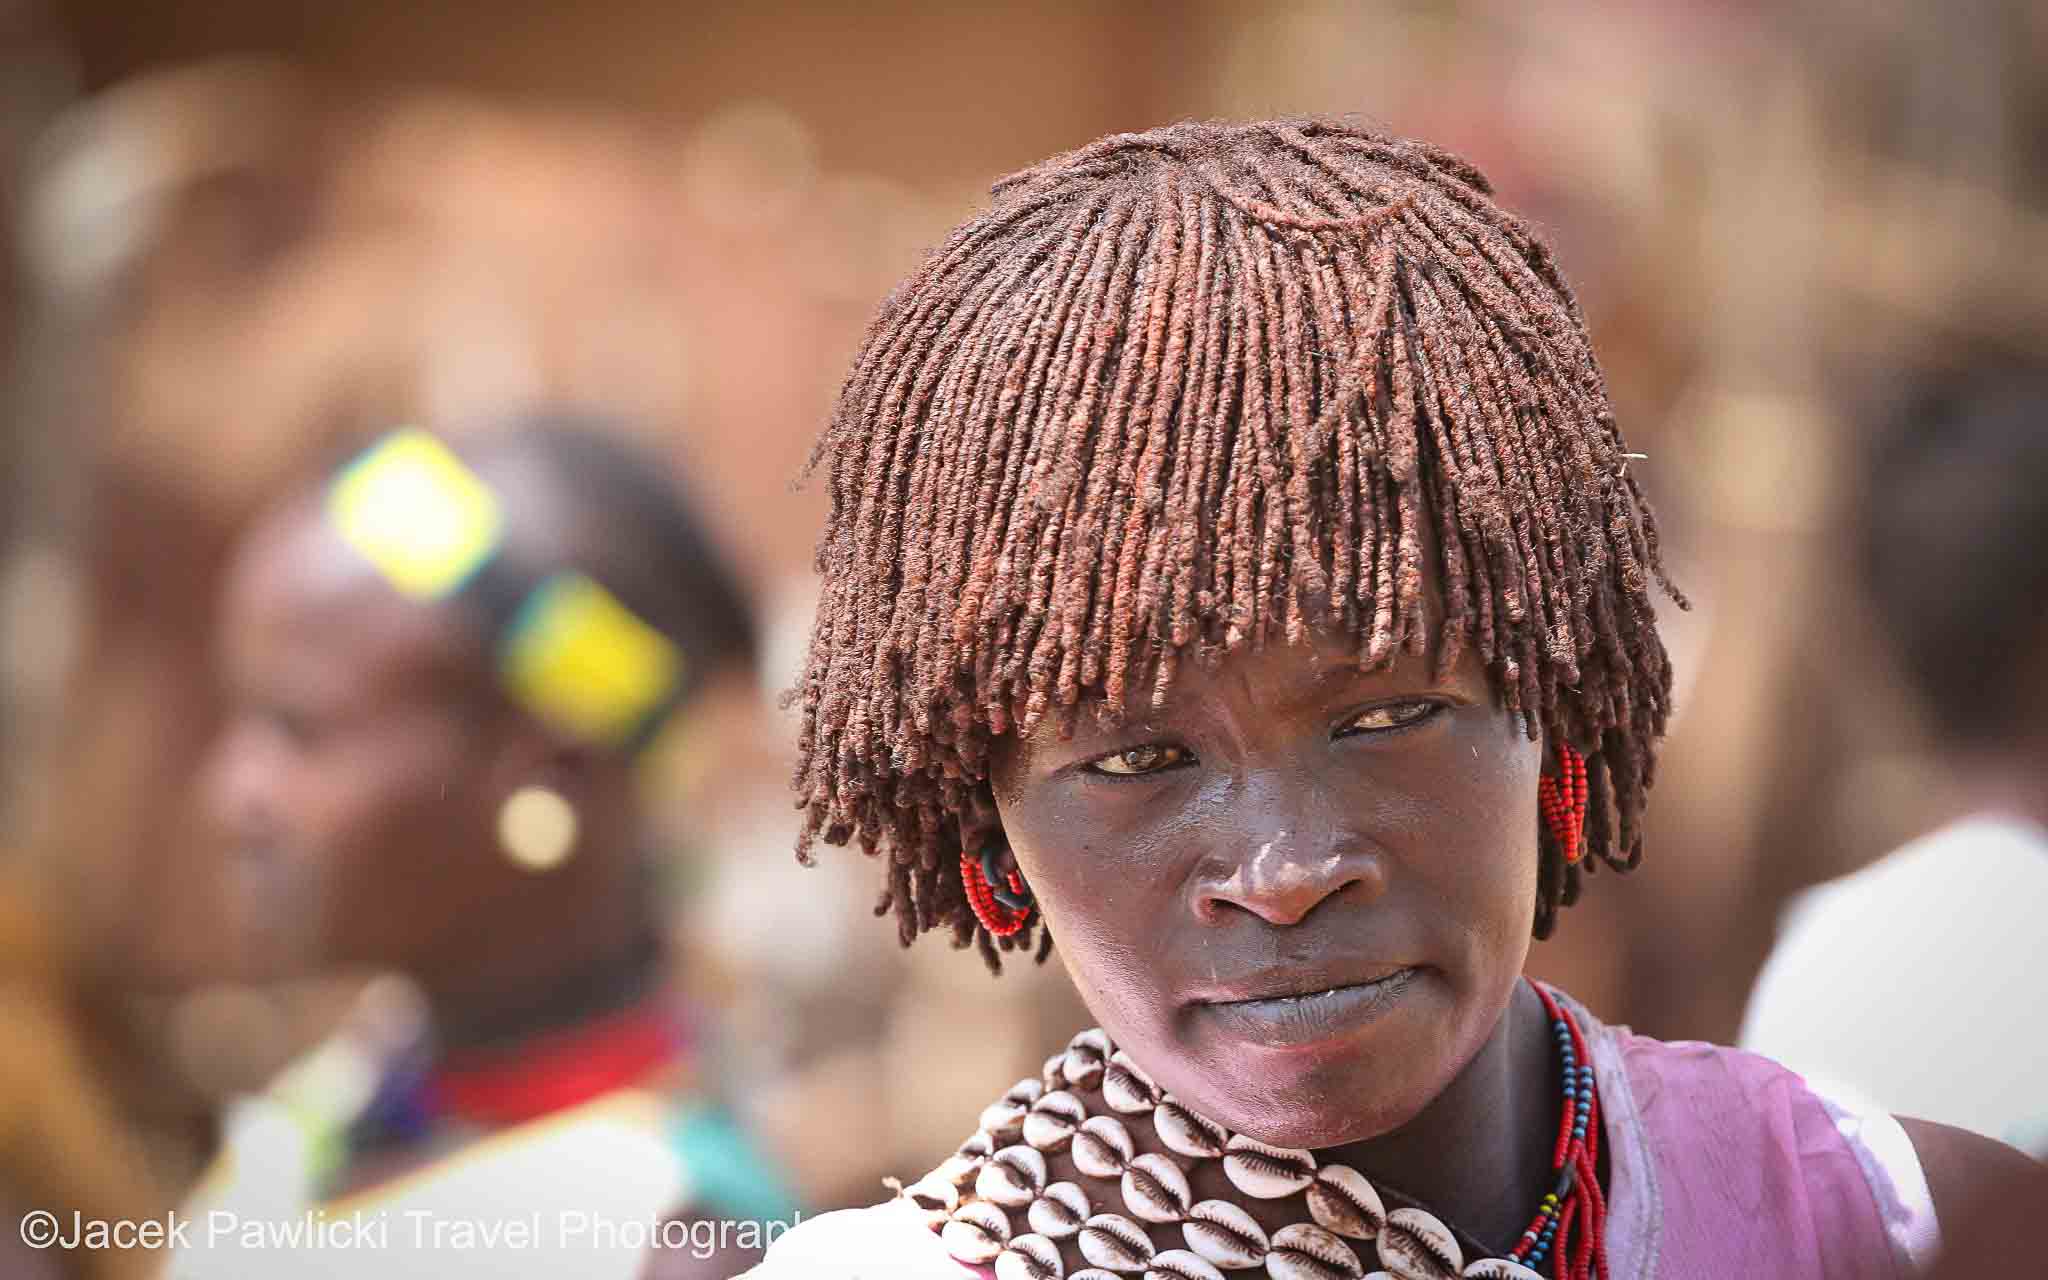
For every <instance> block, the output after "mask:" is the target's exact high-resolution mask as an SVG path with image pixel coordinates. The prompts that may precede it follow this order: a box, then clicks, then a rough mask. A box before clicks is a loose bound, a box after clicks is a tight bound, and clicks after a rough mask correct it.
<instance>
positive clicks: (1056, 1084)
mask: <svg viewBox="0 0 2048 1280" xmlns="http://www.w3.org/2000/svg"><path fill="white" fill-rule="evenodd" d="M1066 1063H1067V1053H1066V1050H1064V1049H1062V1050H1060V1051H1059V1052H1058V1053H1056V1054H1054V1055H1052V1056H1051V1057H1050V1058H1047V1059H1046V1060H1045V1065H1044V1066H1042V1067H1040V1068H1039V1069H1038V1078H1039V1080H1040V1081H1041V1082H1043V1084H1044V1085H1045V1091H1046V1092H1047V1093H1051V1092H1052V1091H1053V1090H1054V1089H1060V1088H1064V1087H1065V1086H1066V1083H1067V1080H1066V1076H1065V1075H1064V1074H1063V1073H1062V1072H1061V1070H1060V1068H1062V1067H1064V1066H1065V1065H1066Z"/></svg>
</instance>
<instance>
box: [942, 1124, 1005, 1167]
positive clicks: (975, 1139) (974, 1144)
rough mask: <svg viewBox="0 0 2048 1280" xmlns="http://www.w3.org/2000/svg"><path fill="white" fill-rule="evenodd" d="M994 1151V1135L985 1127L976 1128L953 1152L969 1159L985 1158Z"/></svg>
mask: <svg viewBox="0 0 2048 1280" xmlns="http://www.w3.org/2000/svg"><path fill="white" fill-rule="evenodd" d="M995 1153H996V1136H995V1135H994V1134H992V1133H990V1132H989V1131H988V1130H986V1129H976V1130H975V1131H974V1135H973V1136H972V1137H970V1138H968V1139H967V1141H965V1142H963V1143H961V1144H960V1147H959V1150H957V1151H955V1152H954V1153H953V1154H954V1155H957V1156H965V1157H966V1158H967V1159H969V1160H977V1161H978V1160H986V1159H988V1158H989V1157H990V1156H992V1155H994V1154H995Z"/></svg>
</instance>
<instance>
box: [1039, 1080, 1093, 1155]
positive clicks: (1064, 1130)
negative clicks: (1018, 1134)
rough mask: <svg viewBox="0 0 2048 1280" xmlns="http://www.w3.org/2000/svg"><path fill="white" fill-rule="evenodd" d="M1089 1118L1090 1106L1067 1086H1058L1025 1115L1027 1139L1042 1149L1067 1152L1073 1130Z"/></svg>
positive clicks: (1072, 1137)
mask: <svg viewBox="0 0 2048 1280" xmlns="http://www.w3.org/2000/svg"><path fill="white" fill-rule="evenodd" d="M1087 1119H1088V1108H1087V1107H1085V1106H1083V1105H1082V1103H1081V1100H1080V1099H1079V1098H1077V1097H1075V1096H1074V1095H1073V1094H1071V1093H1068V1092H1066V1091H1065V1090H1064V1089H1055V1090H1053V1091H1052V1092H1051V1093H1048V1094H1046V1095H1045V1096H1044V1097H1042V1098H1040V1099H1039V1100H1038V1101H1037V1102H1036V1103H1035V1104H1033V1105H1032V1108H1031V1111H1030V1113H1029V1114H1027V1115H1026V1116H1025V1117H1024V1141H1026V1142H1028V1143H1030V1144H1031V1145H1032V1146H1034V1147H1037V1148H1038V1149H1039V1150H1040V1151H1064V1150H1065V1149H1066V1146H1067V1144H1068V1143H1069V1142H1072V1141H1073V1140H1074V1131H1075V1130H1076V1129H1079V1128H1080V1127H1081V1125H1082V1122H1084V1121H1086V1120H1087Z"/></svg>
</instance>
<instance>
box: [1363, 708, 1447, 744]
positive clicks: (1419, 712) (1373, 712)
mask: <svg viewBox="0 0 2048 1280" xmlns="http://www.w3.org/2000/svg"><path fill="white" fill-rule="evenodd" d="M1439 706H1440V704H1438V703H1434V702H1390V703H1388V704H1387V705H1386V706H1383V707H1373V708H1371V709H1370V710H1367V711H1361V712H1359V713H1358V715H1357V716H1355V717H1353V718H1352V720H1351V722H1350V723H1349V724H1346V725H1345V726H1344V727H1343V729H1341V730H1339V731H1338V735H1337V736H1339V737H1343V736H1345V735H1346V734H1352V733H1379V732H1383V731H1385V730H1388V729H1399V728H1402V727H1403V726H1406V725H1411V724H1415V723H1418V722H1419V721H1422V720H1427V719H1428V718H1429V717H1430V716H1432V715H1435V714H1436V712H1437V711H1438V709H1439Z"/></svg>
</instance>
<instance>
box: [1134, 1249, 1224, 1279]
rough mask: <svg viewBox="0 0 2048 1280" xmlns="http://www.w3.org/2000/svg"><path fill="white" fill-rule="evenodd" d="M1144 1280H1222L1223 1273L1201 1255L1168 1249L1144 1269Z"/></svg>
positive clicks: (1184, 1250) (1183, 1250)
mask: <svg viewBox="0 0 2048 1280" xmlns="http://www.w3.org/2000/svg"><path fill="white" fill-rule="evenodd" d="M1145 1280H1223V1273H1222V1272H1221V1271H1218V1270H1217V1269H1216V1267H1215V1264H1213V1263H1211V1262H1210V1261H1209V1260H1208V1259H1207V1258H1204V1257H1203V1256H1202V1255H1201V1254H1198V1253H1189V1252H1188V1251H1187V1250H1186V1249H1168V1250H1166V1251H1165V1252H1164V1253H1161V1254H1160V1255H1159V1256H1157V1257H1155V1258H1153V1259H1152V1265H1151V1266H1149V1267H1146V1268H1145Z"/></svg>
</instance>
